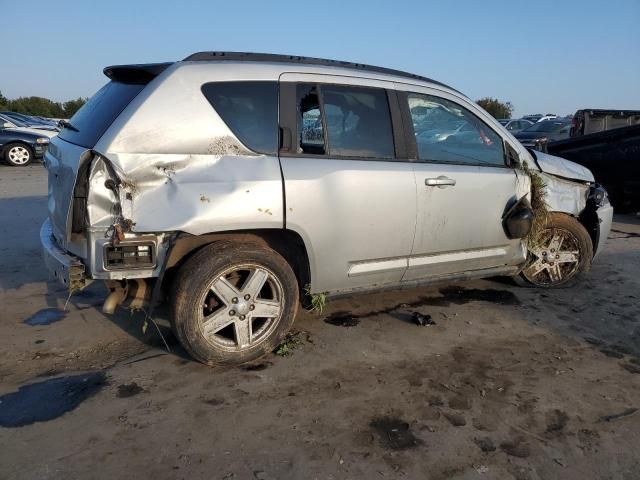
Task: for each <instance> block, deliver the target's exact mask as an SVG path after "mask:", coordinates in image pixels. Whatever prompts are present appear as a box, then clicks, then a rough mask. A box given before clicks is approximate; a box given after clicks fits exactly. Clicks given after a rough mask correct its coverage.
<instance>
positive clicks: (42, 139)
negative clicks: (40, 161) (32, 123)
mask: <svg viewBox="0 0 640 480" xmlns="http://www.w3.org/2000/svg"><path fill="white" fill-rule="evenodd" d="M49 142H50V140H49V139H48V138H47V137H38V138H36V143H40V144H45V145H46V144H48V143H49Z"/></svg>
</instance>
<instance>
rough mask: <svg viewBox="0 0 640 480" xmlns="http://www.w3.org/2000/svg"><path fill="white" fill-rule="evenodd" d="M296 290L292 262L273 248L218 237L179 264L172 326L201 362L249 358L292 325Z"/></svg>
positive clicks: (237, 361)
mask: <svg viewBox="0 0 640 480" xmlns="http://www.w3.org/2000/svg"><path fill="white" fill-rule="evenodd" d="M298 291H299V290H298V282H297V280H296V276H295V274H294V273H293V270H292V269H291V266H290V265H289V264H288V263H287V261H286V260H285V259H284V258H282V257H281V256H280V255H279V254H278V253H276V252H275V251H274V250H272V249H270V248H268V247H263V246H260V245H249V244H232V243H226V242H216V243H213V244H211V245H208V246H206V247H204V248H202V249H201V250H200V251H198V252H197V253H196V254H195V255H194V256H193V257H191V258H190V259H189V260H187V262H185V264H184V265H183V266H182V267H180V271H179V272H178V275H177V277H176V279H175V283H174V289H173V294H172V299H171V300H172V301H171V308H172V315H171V316H172V321H173V327H174V331H175V333H176V336H177V337H178V339H179V340H180V342H181V343H182V345H183V346H184V348H185V349H186V350H187V351H188V352H189V353H190V354H191V356H193V357H194V358H195V359H196V360H198V361H200V362H203V363H206V364H209V365H214V364H227V365H237V364H241V363H244V362H249V361H251V360H254V359H256V358H258V357H260V356H262V355H264V354H266V353H268V352H270V351H272V350H273V349H275V348H276V347H277V345H278V344H279V343H280V342H281V341H282V339H283V338H284V336H285V334H286V333H287V331H288V330H289V329H290V328H291V325H292V324H293V321H294V318H295V316H296V313H297V310H298Z"/></svg>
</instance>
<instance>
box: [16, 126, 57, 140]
mask: <svg viewBox="0 0 640 480" xmlns="http://www.w3.org/2000/svg"><path fill="white" fill-rule="evenodd" d="M7 130H11V131H13V132H25V133H34V134H36V135H40V136H42V137H49V138H53V137H55V136H56V135H57V134H58V132H57V131H54V130H40V129H39V128H27V127H15V128H8V129H7Z"/></svg>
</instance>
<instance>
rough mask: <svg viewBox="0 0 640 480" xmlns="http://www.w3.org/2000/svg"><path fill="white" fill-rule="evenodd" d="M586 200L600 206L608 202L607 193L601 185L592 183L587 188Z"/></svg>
mask: <svg viewBox="0 0 640 480" xmlns="http://www.w3.org/2000/svg"><path fill="white" fill-rule="evenodd" d="M587 202H588V203H592V204H593V205H594V206H595V207H596V208H597V207H602V206H603V205H608V204H609V195H608V194H607V191H606V190H605V189H604V187H603V186H602V185H600V184H597V183H594V184H593V185H591V187H590V188H589V193H588V195H587Z"/></svg>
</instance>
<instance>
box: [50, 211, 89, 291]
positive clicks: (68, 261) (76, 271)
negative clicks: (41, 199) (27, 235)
mask: <svg viewBox="0 0 640 480" xmlns="http://www.w3.org/2000/svg"><path fill="white" fill-rule="evenodd" d="M40 244H41V245H42V255H43V258H44V263H45V265H46V266H47V269H48V270H49V272H50V273H51V275H53V276H54V277H55V278H56V279H57V280H58V281H59V282H60V283H61V284H62V285H64V286H65V287H67V288H68V289H69V290H71V291H75V290H81V289H82V288H84V287H85V286H86V285H87V279H86V277H85V267H84V264H83V263H82V262H81V261H80V259H78V258H77V257H75V256H73V255H70V254H69V253H68V252H66V251H64V250H63V249H62V248H60V247H59V246H58V244H57V242H56V240H55V238H54V237H53V233H52V230H51V221H50V220H49V219H47V220H46V221H45V222H44V223H43V224H42V227H41V228H40Z"/></svg>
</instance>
